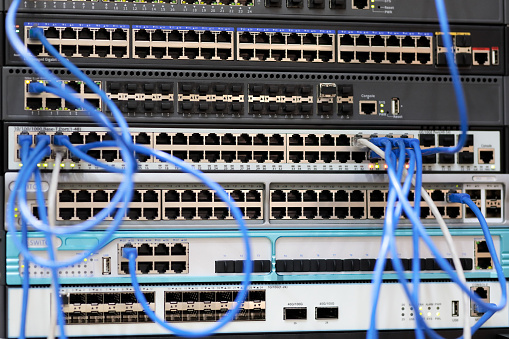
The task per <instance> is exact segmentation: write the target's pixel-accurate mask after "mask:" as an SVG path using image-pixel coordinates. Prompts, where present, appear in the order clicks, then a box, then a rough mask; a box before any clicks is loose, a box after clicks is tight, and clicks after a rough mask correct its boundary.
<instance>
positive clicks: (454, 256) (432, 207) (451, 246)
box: [357, 139, 471, 339]
mask: <svg viewBox="0 0 509 339" xmlns="http://www.w3.org/2000/svg"><path fill="white" fill-rule="evenodd" d="M405 141H407V140H405ZM357 142H358V143H359V144H361V145H364V146H366V147H369V148H370V149H371V150H372V151H374V152H375V153H376V154H378V155H379V156H380V157H381V158H385V152H384V151H383V150H382V149H380V148H379V147H378V146H375V145H374V144H373V143H371V142H369V141H368V140H366V139H359V140H357ZM408 142H409V146H413V147H414V150H415V151H416V153H419V152H418V150H420V148H418V147H417V149H416V148H415V146H416V144H417V146H418V141H417V140H416V139H409V140H408ZM416 158H417V159H416V160H417V170H419V169H421V171H420V172H421V173H417V174H416V178H415V179H412V184H413V186H414V187H416V189H415V195H414V210H415V211H416V212H417V211H419V212H420V203H419V202H420V200H421V199H420V196H421V194H422V198H423V199H424V201H425V202H426V204H427V205H428V206H429V207H430V210H431V212H432V214H433V215H434V216H435V219H436V221H437V223H438V224H439V226H440V229H441V230H442V233H443V235H444V238H445V240H446V243H447V246H448V247H449V249H450V251H451V255H452V259H453V263H454V267H455V269H456V272H457V274H458V278H459V279H460V281H461V282H462V283H464V284H466V278H465V273H464V271H463V267H462V266H461V262H460V260H459V256H458V251H457V250H456V246H455V245H454V241H453V239H452V236H451V233H450V232H449V228H448V226H447V225H446V223H445V221H444V219H443V217H442V215H441V214H440V211H439V210H438V208H437V206H436V204H435V202H434V201H433V199H431V197H430V196H429V194H428V192H427V191H426V190H425V189H424V188H423V187H422V184H420V185H419V184H418V182H421V183H422V166H420V165H419V161H418V160H419V156H418V154H417V157H416ZM409 172H411V171H409ZM406 175H408V174H406ZM418 187H421V188H420V190H419V189H418ZM418 193H420V194H418ZM418 203H419V204H418ZM412 237H413V238H414V242H413V244H414V250H415V246H416V242H415V238H417V239H418V234H417V232H413V234H412ZM417 244H418V242H417ZM413 261H414V262H415V261H417V262H420V261H419V255H418V254H417V256H415V253H414V260H413ZM412 270H413V272H415V271H416V270H417V271H418V268H415V267H413V268H412ZM412 279H413V281H414V282H415V281H416V280H415V279H418V278H416V277H415V276H414V277H413V278H412ZM414 298H416V300H418V297H417V296H416V295H415V294H414ZM468 303H469V298H468V295H467V294H463V304H464V305H468ZM463 309H464V311H463V321H464V323H463V325H464V326H463V337H464V338H465V339H469V338H470V337H471V332H470V326H469V322H470V313H469V309H468V308H467V307H464V308H463Z"/></svg>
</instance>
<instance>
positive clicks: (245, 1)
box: [8, 0, 504, 24]
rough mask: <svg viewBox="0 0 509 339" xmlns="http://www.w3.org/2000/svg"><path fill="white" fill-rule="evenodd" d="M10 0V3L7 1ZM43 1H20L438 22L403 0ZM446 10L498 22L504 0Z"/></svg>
mask: <svg viewBox="0 0 509 339" xmlns="http://www.w3.org/2000/svg"><path fill="white" fill-rule="evenodd" d="M9 2H10V1H8V3H9ZM45 3H46V7H45V6H44V3H43V1H41V0H33V1H27V2H23V3H22V4H21V5H20V12H38V13H40V12H45V11H47V12H49V11H50V10H51V12H58V13H62V14H66V13H68V12H69V11H70V10H72V11H73V13H76V12H77V13H80V14H81V13H89V14H111V13H115V14H120V15H125V14H128V15H129V14H130V15H134V14H143V15H147V12H150V15H152V16H168V15H172V14H173V15H175V14H178V15H179V16H189V15H193V16H199V17H223V18H224V17H232V16H235V17H238V18H239V19H240V18H242V19H243V18H246V17H265V16H270V17H272V18H284V19H305V18H313V19H317V20H323V19H325V20H327V19H329V20H334V19H337V18H340V19H341V20H342V21H352V20H363V21H388V22H397V21H419V22H433V21H436V20H437V18H436V11H435V7H434V5H433V4H432V3H428V2H420V1H417V0H414V1H404V0H393V1H391V2H390V3H380V4H373V3H370V2H368V1H367V0H360V1H352V0H329V1H323V2H320V1H302V0H288V1H286V0H265V1H252V0H218V1H216V0H205V1H198V0H156V1H150V0H142V1H138V0H137V1H134V0H129V1H95V2H94V1H90V0H83V1H80V2H72V1H46V2H45ZM448 6H449V7H450V8H454V10H451V11H449V12H448V13H447V14H448V19H449V21H451V22H456V23H459V22H463V23H470V24H472V23H474V22H475V23H477V24H480V23H486V24H502V23H503V22H504V21H503V15H502V14H503V7H504V6H503V1H501V0H499V1H492V2H489V3H479V2H477V1H475V0H468V1H461V0H454V1H451V2H450V3H448Z"/></svg>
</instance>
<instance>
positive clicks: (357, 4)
mask: <svg viewBox="0 0 509 339" xmlns="http://www.w3.org/2000/svg"><path fill="white" fill-rule="evenodd" d="M352 9H369V0H352Z"/></svg>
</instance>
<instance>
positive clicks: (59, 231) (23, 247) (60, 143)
mask: <svg viewBox="0 0 509 339" xmlns="http://www.w3.org/2000/svg"><path fill="white" fill-rule="evenodd" d="M19 3H20V0H16V1H14V2H13V3H12V5H11V7H10V9H9V12H8V13H7V17H6V30H7V36H8V38H9V41H10V42H11V45H12V46H13V48H14V49H15V50H16V51H17V52H18V53H19V54H20V55H21V56H22V58H23V59H24V61H25V62H26V63H27V65H29V66H30V67H31V68H32V69H34V70H35V71H36V73H37V74H38V75H39V76H41V77H42V78H44V79H46V80H48V82H49V85H48V86H44V85H43V84H41V83H33V84H30V85H29V91H31V92H36V93H40V92H48V93H52V94H55V95H57V96H59V97H62V98H64V99H65V100H67V101H69V102H70V103H72V104H73V105H74V106H76V107H80V108H83V109H84V110H86V111H87V112H88V113H89V114H90V117H91V118H92V119H93V120H94V121H95V122H96V123H97V124H98V125H100V126H103V127H105V128H106V129H107V130H108V133H109V134H110V135H111V136H112V137H113V141H107V142H102V143H101V142H97V143H90V144H86V145H82V146H76V147H75V146H73V145H72V144H71V142H70V140H69V138H68V136H66V135H63V134H58V133H57V134H56V135H54V136H53V145H54V148H55V151H56V153H57V156H56V161H55V170H54V175H53V176H52V182H51V185H50V186H51V187H52V189H51V190H50V192H49V197H48V201H50V202H51V201H53V203H52V204H48V208H49V210H48V209H47V208H46V206H45V202H44V195H43V191H42V189H41V175H40V171H39V168H38V166H37V164H39V163H40V161H41V160H42V159H44V158H45V157H47V156H49V155H50V153H51V149H50V146H49V145H50V144H51V142H52V140H51V138H50V137H49V136H47V135H37V136H36V137H35V144H36V146H35V147H34V148H32V147H31V146H32V137H31V136H29V135H20V136H19V139H18V143H19V145H20V149H21V150H20V155H21V160H22V164H23V166H22V167H21V169H20V171H19V174H18V178H17V180H16V182H15V184H14V187H13V188H12V194H11V195H10V196H9V200H8V202H7V216H6V218H7V225H8V230H9V232H11V233H13V234H17V232H16V226H15V225H16V221H15V216H14V211H15V208H18V209H19V212H20V215H21V239H20V238H19V237H18V236H13V237H12V239H13V241H14V243H15V245H16V246H17V247H18V249H19V251H20V252H21V254H22V255H23V266H24V270H23V283H22V286H23V303H22V317H21V318H22V322H21V325H20V326H21V328H20V335H19V336H20V338H24V337H25V326H26V312H27V305H28V290H29V271H28V266H29V262H33V263H35V264H37V265H39V266H41V267H47V268H50V269H51V272H52V285H53V289H54V295H55V304H56V306H55V312H56V313H57V318H58V324H59V328H60V337H61V338H66V335H65V320H64V317H63V313H62V306H61V305H62V301H61V298H60V294H59V293H60V285H59V281H58V269H59V268H63V267H66V266H71V265H73V264H76V263H79V262H82V261H83V260H84V259H85V258H87V257H88V256H90V255H91V254H92V253H93V252H96V251H98V250H99V249H101V248H102V247H103V246H105V245H106V244H107V243H108V242H109V241H110V240H111V236H112V235H113V233H114V232H115V231H116V230H118V229H119V227H120V225H121V222H122V218H123V216H124V215H125V213H126V211H127V210H128V206H129V203H130V201H131V199H132V195H133V188H134V181H133V175H134V174H135V173H136V171H137V166H138V164H137V160H136V154H145V155H152V156H154V157H156V158H157V159H159V160H160V161H163V162H168V163H171V164H172V165H174V166H176V167H178V168H179V169H180V170H182V171H183V172H185V173H189V174H191V175H192V176H194V177H195V178H197V179H198V180H200V181H201V182H202V183H204V184H205V185H206V186H208V187H209V188H210V189H211V190H214V191H215V192H216V194H217V195H218V196H219V197H220V198H221V199H222V200H223V201H224V202H225V203H226V204H227V205H228V207H229V208H230V210H231V213H232V215H233V217H234V218H235V220H236V222H237V223H238V225H239V228H240V232H241V234H242V237H243V241H244V246H245V263H244V265H243V272H244V277H243V280H242V289H241V290H240V291H239V293H238V294H237V297H236V298H235V306H234V307H233V308H232V309H230V310H229V311H228V312H227V313H226V314H225V315H224V316H223V317H222V318H221V319H220V320H219V321H217V322H216V323H215V324H214V325H212V326H211V327H210V328H207V329H205V330H202V331H198V332H193V331H185V330H181V329H179V328H176V327H173V326H171V325H168V324H166V323H165V322H164V321H163V320H161V319H158V318H157V317H156V315H155V314H154V313H153V312H152V311H151V310H150V308H149V306H148V303H147V301H146V300H145V298H144V296H143V293H142V292H141V290H140V287H139V284H138V282H137V279H136V275H135V272H136V270H135V269H134V268H131V277H132V280H133V287H134V291H135V294H136V295H137V297H138V301H139V302H140V304H141V305H142V307H143V309H144V311H145V313H147V315H148V316H149V317H150V318H151V319H152V320H153V321H154V322H157V323H159V324H161V325H162V326H164V327H165V328H167V329H168V330H170V331H172V332H173V333H175V334H177V335H181V336H187V337H201V336H205V335H209V334H212V333H214V332H215V331H217V330H218V329H220V328H221V327H223V326H224V325H226V324H227V323H228V322H229V321H231V320H233V319H234V317H235V316H236V314H237V313H238V311H239V310H240V308H241V306H242V303H243V301H244V300H245V299H246V296H247V292H248V286H249V284H250V281H251V272H252V261H251V249H250V243H249V236H248V233H247V227H246V225H245V222H244V220H243V215H242V212H241V211H240V209H239V208H238V207H237V206H236V204H235V203H234V202H233V200H231V199H230V197H229V196H228V194H227V193H226V192H225V191H224V189H223V188H222V187H221V186H220V185H219V184H217V183H216V182H214V181H212V180H210V179H209V178H208V177H207V176H206V175H204V174H203V173H202V172H201V171H199V170H196V169H195V168H194V167H192V166H191V165H189V164H187V163H185V162H184V161H182V160H180V159H179V158H175V157H173V156H172V155H169V154H167V153H165V152H161V151H157V150H154V149H150V148H147V147H144V146H140V145H136V144H134V143H133V141H132V139H131V135H130V133H129V129H128V126H127V122H126V121H125V119H124V117H123V115H122V113H121V112H120V110H119V109H118V108H117V107H116V106H115V104H114V103H113V102H112V101H111V100H110V99H109V98H108V97H107V95H106V93H104V92H103V91H101V89H100V88H99V87H98V86H97V85H96V84H95V83H94V82H93V81H92V80H90V79H89V78H88V77H87V76H86V75H85V74H84V73H83V72H82V71H80V70H79V69H78V68H77V67H76V66H75V65H74V64H72V63H71V62H70V61H68V60H67V59H66V58H64V57H62V56H61V55H60V54H59V53H58V51H57V50H56V49H55V48H54V47H53V46H52V45H51V44H50V43H49V42H48V40H47V39H46V38H45V36H44V34H43V31H42V29H41V28H38V27H33V28H32V29H31V30H30V33H29V34H30V37H31V38H32V39H34V38H35V39H39V40H40V41H41V43H42V44H43V45H44V46H45V47H46V49H47V51H48V52H49V53H50V54H51V55H53V56H54V57H55V58H57V60H58V61H59V62H60V63H61V64H62V65H63V66H64V67H66V68H67V69H68V70H69V71H71V73H72V74H73V75H75V76H76V77H77V78H78V79H80V80H81V81H83V82H84V83H86V84H87V86H89V87H90V88H91V89H92V91H93V92H94V93H96V94H98V95H99V96H100V97H101V99H102V100H104V102H105V103H106V104H107V106H108V108H109V109H110V111H111V112H112V115H113V120H114V122H113V123H112V122H110V120H108V118H107V117H106V116H105V115H104V114H103V113H101V112H99V111H97V110H96V109H95V108H94V107H93V106H92V105H91V104H90V103H88V102H87V101H86V100H85V101H81V100H79V98H78V97H77V96H76V93H75V92H74V91H73V90H72V89H71V88H67V87H64V85H62V82H60V79H58V78H57V77H56V76H55V75H53V73H51V72H50V71H49V70H48V69H47V68H46V67H45V66H44V65H42V64H41V63H40V62H39V61H38V60H37V59H36V58H35V57H34V56H33V55H32V54H31V53H30V52H29V51H27V50H26V48H25V46H24V45H23V43H22V42H21V40H20V39H19V37H18V36H17V34H16V33H15V30H14V27H15V17H16V12H17V9H18V6H19ZM116 126H118V128H116ZM101 147H118V148H119V149H120V154H121V156H122V159H123V161H124V163H125V168H124V169H118V168H115V167H112V166H109V165H106V164H104V163H101V162H99V161H97V160H96V159H94V158H92V157H90V156H88V155H87V154H86V152H87V150H90V149H92V148H101ZM65 148H68V149H69V151H70V152H71V153H72V154H73V155H74V156H77V157H79V158H81V159H83V160H85V161H87V162H89V163H92V164H94V165H96V166H98V167H100V168H102V169H104V170H106V171H108V172H112V173H118V174H122V181H121V183H120V185H119V187H118V189H117V192H116V193H115V195H114V197H113V199H112V200H111V203H110V204H109V205H108V206H107V207H106V208H104V209H103V210H101V211H100V212H99V213H97V214H96V215H95V216H94V218H93V219H91V220H87V221H84V222H82V223H79V224H75V225H70V226H65V227H55V226H54V208H55V206H54V201H55V194H56V187H57V184H56V183H57V181H56V180H57V179H58V171H59V168H60V161H61V152H62V151H63V150H65ZM32 176H33V177H34V180H35V184H36V188H37V190H36V195H37V204H38V210H39V217H40V219H37V218H36V217H35V216H34V215H33V214H32V211H31V210H30V208H29V206H28V204H27V190H26V188H27V184H28V182H29V181H30V180H31V178H32ZM48 214H51V215H52V216H53V221H52V220H50V219H51V218H48ZM109 215H114V217H113V221H112V222H111V224H110V226H109V227H108V229H107V230H106V231H105V232H104V234H103V237H102V239H101V240H100V241H99V242H98V244H97V245H95V246H94V247H93V248H89V249H88V250H86V251H84V252H82V253H81V254H79V255H77V256H75V257H74V258H73V259H71V260H67V261H58V260H57V253H56V249H55V248H54V246H53V238H54V237H55V236H58V235H64V234H75V233H79V232H86V231H89V230H92V229H93V228H94V227H95V226H97V225H98V224H100V223H101V222H103V221H104V219H105V218H106V217H108V216H109ZM28 225H30V226H31V227H33V228H34V229H35V230H38V231H41V232H43V233H44V236H45V238H46V243H47V247H48V258H49V259H42V258H40V257H37V256H34V255H32V254H31V253H30V251H29V249H28V245H27V238H28ZM126 252H127V251H126ZM124 254H126V253H124ZM127 254H128V256H126V258H128V259H129V264H130V265H131V266H133V267H135V259H136V253H135V252H134V253H133V252H127ZM50 336H51V334H50Z"/></svg>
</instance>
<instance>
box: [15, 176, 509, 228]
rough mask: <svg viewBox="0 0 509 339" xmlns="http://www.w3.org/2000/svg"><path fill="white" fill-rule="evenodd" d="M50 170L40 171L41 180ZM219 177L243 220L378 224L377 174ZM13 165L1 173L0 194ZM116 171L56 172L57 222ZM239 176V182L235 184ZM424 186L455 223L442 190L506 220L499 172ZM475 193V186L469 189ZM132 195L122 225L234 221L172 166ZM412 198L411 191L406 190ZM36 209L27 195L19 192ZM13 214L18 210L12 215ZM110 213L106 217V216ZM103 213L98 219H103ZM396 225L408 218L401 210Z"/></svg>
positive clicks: (492, 218) (110, 181)
mask: <svg viewBox="0 0 509 339" xmlns="http://www.w3.org/2000/svg"><path fill="white" fill-rule="evenodd" d="M49 175H50V173H47V174H44V175H43V181H44V182H43V184H44V185H48V180H49ZM209 175H210V177H212V178H214V179H215V180H216V181H218V182H219V183H220V184H222V185H223V186H224V187H225V189H226V191H227V193H228V194H229V195H230V197H231V198H232V199H233V200H235V201H236V202H237V205H238V206H239V207H240V208H241V211H242V212H243V213H244V218H245V219H246V220H247V222H248V223H249V227H250V228H252V229H255V228H264V229H266V228H271V229H295V228H312V229H316V228H320V227H322V228H327V229H333V228H343V229H344V228H356V229H360V228H362V227H369V228H373V227H375V228H381V227H382V224H383V222H382V219H383V218H384V213H385V210H384V208H383V204H384V201H385V200H384V199H386V198H385V192H386V191H387V190H388V185H387V183H386V179H385V176H384V175H380V174H376V173H370V174H326V173H321V174H320V175H307V174H297V173H294V174H292V173H272V174H271V175H270V179H269V178H268V177H267V175H266V174H264V173H260V174H249V175H247V174H245V173H229V174H228V175H227V176H224V174H222V173H209ZM15 179H16V173H14V172H11V173H7V175H6V183H5V187H6V192H5V195H6V197H5V198H6V199H7V198H8V194H9V193H10V187H12V186H11V185H12V183H13V182H14V180H15ZM117 180H118V177H117V176H115V175H111V174H107V173H77V172H76V173H69V174H62V175H61V179H60V183H59V187H58V190H59V194H58V197H57V203H56V207H57V220H58V224H69V223H76V222H79V221H83V220H89V219H91V218H93V216H94V215H95V214H96V213H98V212H99V211H100V209H101V208H104V207H105V206H106V205H107V204H108V202H109V201H110V200H111V197H112V194H113V192H114V191H115V190H116V188H117V186H118V184H115V182H117ZM239 182H243V184H238V183H239ZM424 183H425V185H424V187H425V188H426V190H427V191H428V192H429V193H430V195H431V197H432V199H433V200H434V201H435V202H436V203H437V205H438V206H439V210H440V211H441V212H442V214H444V215H445V218H447V219H448V220H447V221H448V223H449V224H451V225H454V226H455V227H461V228H469V227H475V225H477V223H478V221H477V219H476V218H475V216H474V215H473V214H472V213H471V211H469V210H468V209H466V210H465V209H464V207H463V206H460V205H457V204H453V203H449V202H447V200H446V199H447V194H448V193H450V192H467V193H472V195H473V196H474V199H476V201H477V202H478V204H479V206H480V209H481V211H482V212H483V213H484V214H487V217H488V218H487V220H488V223H489V224H490V226H492V227H496V226H503V225H505V224H506V220H507V218H506V214H505V213H506V212H505V205H506V204H505V196H506V194H505V185H506V184H507V178H506V177H505V175H495V174H480V175H473V174H454V175H450V176H449V175H443V174H434V175H432V174H430V175H425V177H424ZM475 193H478V194H477V195H475ZM134 197H135V201H134V202H133V203H132V204H131V208H130V210H129V211H128V213H127V215H126V216H124V223H123V226H124V227H126V228H130V229H146V228H147V227H149V228H151V229H154V230H157V229H185V230H191V229H208V228H213V229H218V228H223V229H224V228H229V229H231V228H234V227H235V222H234V220H233V217H232V216H231V215H230V212H229V210H228V209H227V207H226V205H225V204H224V203H223V202H221V201H219V200H218V199H217V198H216V197H215V195H214V193H213V192H211V191H210V190H208V189H207V188H206V187H204V186H203V185H199V184H193V183H192V181H191V180H190V179H189V177H187V176H186V175H183V174H179V173H174V174H172V176H171V177H168V175H167V174H166V173H150V175H144V174H141V175H139V176H138V178H137V182H136V186H135V192H134ZM410 198H412V196H410ZM27 199H28V202H29V205H30V208H31V209H32V211H33V213H35V214H36V215H37V213H38V209H37V204H36V202H35V195H34V193H33V192H29V193H28V196H27ZM421 214H422V216H421V221H422V222H423V224H424V225H425V226H426V227H430V228H434V227H437V224H436V222H435V220H434V218H433V217H432V216H431V214H430V212H429V209H427V208H426V207H425V206H422V209H421ZM18 218H19V216H18ZM110 218H111V217H110ZM107 222H108V220H106V222H105V223H103V224H102V225H101V226H100V227H106V226H107ZM400 225H401V226H402V227H407V226H409V225H410V222H409V221H408V220H407V219H406V218H403V219H402V220H400Z"/></svg>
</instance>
